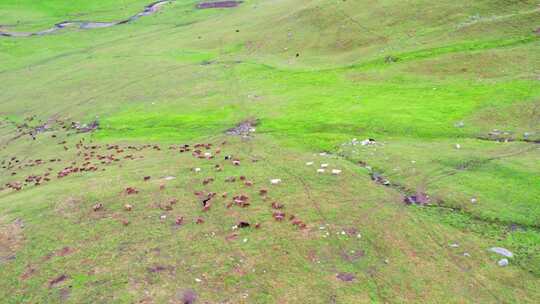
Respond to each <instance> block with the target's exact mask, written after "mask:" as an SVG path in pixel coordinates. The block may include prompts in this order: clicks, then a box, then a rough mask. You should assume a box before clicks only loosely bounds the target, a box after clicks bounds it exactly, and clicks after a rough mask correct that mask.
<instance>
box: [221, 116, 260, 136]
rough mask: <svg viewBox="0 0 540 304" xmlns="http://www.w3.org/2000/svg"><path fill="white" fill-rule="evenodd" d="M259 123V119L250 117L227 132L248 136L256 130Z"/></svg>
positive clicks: (228, 133)
mask: <svg viewBox="0 0 540 304" xmlns="http://www.w3.org/2000/svg"><path fill="white" fill-rule="evenodd" d="M258 123H259V121H258V120H257V119H253V118H250V119H247V120H244V121H243V122H241V123H239V124H238V125H236V127H234V128H231V129H228V130H227V131H226V132H225V133H226V134H227V135H234V136H243V137H248V136H250V135H251V133H254V132H255V126H257V124H258Z"/></svg>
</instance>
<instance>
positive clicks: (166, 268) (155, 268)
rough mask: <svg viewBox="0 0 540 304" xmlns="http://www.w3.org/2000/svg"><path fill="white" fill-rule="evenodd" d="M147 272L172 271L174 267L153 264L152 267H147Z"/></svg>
mask: <svg viewBox="0 0 540 304" xmlns="http://www.w3.org/2000/svg"><path fill="white" fill-rule="evenodd" d="M147 270H148V272H150V273H160V272H164V271H168V272H172V271H173V270H174V267H172V266H167V265H155V266H152V267H148V269H147Z"/></svg>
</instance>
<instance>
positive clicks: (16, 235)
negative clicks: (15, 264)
mask: <svg viewBox="0 0 540 304" xmlns="http://www.w3.org/2000/svg"><path fill="white" fill-rule="evenodd" d="M23 227H24V223H23V222H22V220H20V219H17V220H15V221H14V222H13V223H9V224H7V225H1V226H0V265H1V264H2V263H4V262H6V261H10V260H12V259H14V258H15V253H16V252H17V250H18V249H19V248H20V247H21V246H22V242H23V241H24V236H23Z"/></svg>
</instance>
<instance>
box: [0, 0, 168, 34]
mask: <svg viewBox="0 0 540 304" xmlns="http://www.w3.org/2000/svg"><path fill="white" fill-rule="evenodd" d="M171 2H174V0H160V1H156V2H153V3H151V4H149V5H147V6H145V7H144V10H143V11H141V12H139V13H137V14H135V15H133V16H131V17H129V18H127V19H125V20H120V21H116V22H93V21H63V22H60V23H57V24H55V25H54V26H53V27H51V28H49V29H45V30H41V31H38V32H9V31H2V30H0V36H4V37H30V36H43V35H48V34H53V33H56V32H58V31H60V30H63V29H65V28H70V27H78V28H79V29H83V30H88V29H95V28H104V27H111V26H115V25H120V24H124V23H129V22H133V21H135V20H137V19H139V18H141V17H144V16H149V15H152V14H154V13H156V12H157V11H159V10H160V9H161V7H162V6H163V5H165V4H167V3H171Z"/></svg>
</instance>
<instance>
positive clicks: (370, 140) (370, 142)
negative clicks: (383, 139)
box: [360, 138, 377, 146]
mask: <svg viewBox="0 0 540 304" xmlns="http://www.w3.org/2000/svg"><path fill="white" fill-rule="evenodd" d="M376 143H377V142H376V141H375V139H373V138H367V139H364V140H362V141H361V142H360V144H361V145H362V146H369V145H374V144H376Z"/></svg>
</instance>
